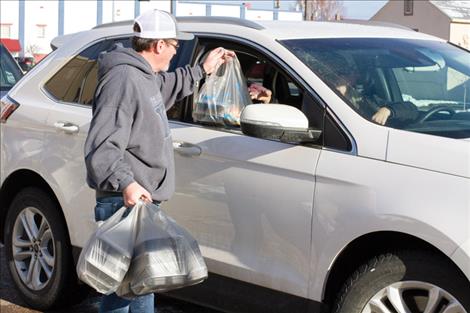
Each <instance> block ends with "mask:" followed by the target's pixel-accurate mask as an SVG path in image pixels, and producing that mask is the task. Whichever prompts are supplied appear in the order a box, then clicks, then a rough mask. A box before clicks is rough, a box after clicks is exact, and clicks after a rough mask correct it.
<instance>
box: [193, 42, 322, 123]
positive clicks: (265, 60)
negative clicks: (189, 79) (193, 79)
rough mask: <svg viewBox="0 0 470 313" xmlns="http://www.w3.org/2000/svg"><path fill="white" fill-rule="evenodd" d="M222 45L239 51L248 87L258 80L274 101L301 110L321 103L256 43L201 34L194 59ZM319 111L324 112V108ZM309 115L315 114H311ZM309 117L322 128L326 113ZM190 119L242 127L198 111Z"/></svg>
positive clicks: (271, 101) (200, 57) (197, 60)
mask: <svg viewBox="0 0 470 313" xmlns="http://www.w3.org/2000/svg"><path fill="white" fill-rule="evenodd" d="M220 46H223V47H224V48H226V49H230V50H233V51H235V53H236V54H237V58H238V60H239V62H240V66H241V71H242V73H243V76H244V78H245V79H246V83H247V86H245V87H246V88H248V86H249V85H251V84H258V85H261V86H263V87H265V88H267V89H269V90H271V92H272V96H271V100H270V103H280V104H286V105H291V106H294V107H296V108H298V109H301V110H303V107H306V106H307V103H308V104H309V105H310V106H312V107H319V106H318V104H317V103H316V102H315V101H314V100H313V99H312V98H307V97H305V92H304V91H303V89H302V88H301V87H300V84H298V83H297V82H296V81H295V80H294V79H292V78H291V76H290V75H288V74H287V72H286V71H284V70H283V69H282V67H280V66H279V65H277V64H276V63H275V62H273V61H272V60H271V59H270V58H269V57H268V56H266V55H265V54H263V53H262V52H260V51H258V50H256V49H255V48H253V47H249V46H247V45H244V44H241V43H236V42H232V41H230V40H219V39H209V38H207V39H204V38H199V45H198V47H197V48H196V54H195V55H196V58H195V60H194V62H200V61H201V60H202V59H203V58H204V57H205V55H206V54H207V53H208V52H209V51H210V50H212V49H214V48H216V47H220ZM204 83H205V81H204V80H202V81H201V82H200V85H199V90H196V92H195V94H194V96H193V97H192V98H191V99H190V100H189V101H190V107H191V108H195V107H196V105H198V104H197V103H196V102H197V100H198V96H199V91H200V90H201V88H202V86H203V84H204ZM260 105H262V104H260ZM221 106H223V104H221ZM318 111H320V112H321V110H318ZM304 113H305V112H304ZM306 115H307V114H306ZM309 115H310V117H311V118H309ZM307 117H308V118H309V124H310V125H311V126H312V127H316V128H319V129H322V127H323V117H322V113H319V115H317V116H316V117H317V118H313V117H312V114H308V115H307ZM187 120H188V121H190V122H193V123H198V124H203V125H205V126H208V127H219V128H224V129H229V130H235V131H236V130H238V129H239V126H238V125H236V124H233V123H225V124H224V125H221V124H220V123H211V122H210V121H209V122H208V120H207V119H206V120H204V119H201V118H200V117H199V116H195V115H194V114H191V115H190V116H189V115H188V116H187Z"/></svg>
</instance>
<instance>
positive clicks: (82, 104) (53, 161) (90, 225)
mask: <svg viewBox="0 0 470 313" xmlns="http://www.w3.org/2000/svg"><path fill="white" fill-rule="evenodd" d="M115 42H120V43H121V44H123V45H124V46H129V45H130V42H129V39H128V38H121V39H119V38H118V39H108V40H105V39H102V40H101V41H99V42H97V43H93V44H92V45H91V46H89V47H86V48H85V49H83V50H82V51H81V52H80V53H79V54H78V55H76V56H75V57H73V58H72V59H71V60H70V61H69V62H68V63H67V64H65V65H64V66H63V67H62V68H61V69H60V70H59V71H57V73H56V74H54V75H53V76H52V77H51V78H50V79H49V80H48V82H47V83H46V84H45V85H44V90H45V91H46V92H47V93H48V94H49V95H50V96H51V97H52V98H53V99H54V101H53V105H52V106H51V108H50V110H49V115H48V118H47V123H46V125H47V132H46V135H45V139H44V140H45V146H47V147H48V153H47V158H45V159H44V160H43V162H44V164H45V166H46V168H47V169H48V170H49V174H48V175H51V178H52V179H51V180H50V181H51V182H52V183H53V184H56V186H53V187H58V186H60V188H54V189H55V190H57V191H58V192H59V193H61V194H58V195H57V196H58V197H59V200H60V201H61V204H62V206H64V207H66V208H67V210H64V215H65V218H66V219H67V221H68V223H67V224H68V226H69V232H70V238H72V239H73V240H74V241H75V242H72V244H73V245H76V246H79V247H81V246H83V245H84V244H85V242H86V240H87V239H88V237H89V235H90V234H91V232H92V231H93V230H94V229H95V227H96V223H95V222H94V212H93V208H94V206H95V201H94V200H95V194H94V192H93V190H91V189H90V188H88V186H87V185H86V170H85V164H84V155H83V147H84V144H85V140H86V137H87V134H88V129H89V126H90V121H91V117H92V110H91V106H92V101H93V96H94V92H95V89H96V85H97V73H98V64H97V58H98V56H99V54H100V53H102V52H103V51H106V50H109V49H110V48H111V47H113V45H114V43H115ZM72 221H84V223H83V224H82V223H80V225H76V224H75V223H73V222H72Z"/></svg>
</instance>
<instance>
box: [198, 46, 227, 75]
mask: <svg viewBox="0 0 470 313" xmlns="http://www.w3.org/2000/svg"><path fill="white" fill-rule="evenodd" d="M233 57H235V52H233V51H231V50H225V49H224V48H222V47H219V48H216V49H214V50H212V51H211V52H209V55H208V56H207V58H206V60H205V61H204V63H203V64H202V66H203V67H204V71H205V72H206V73H207V74H211V73H212V72H214V71H215V70H217V67H218V66H219V65H221V64H223V63H224V62H226V61H229V60H231V59H232V58H233Z"/></svg>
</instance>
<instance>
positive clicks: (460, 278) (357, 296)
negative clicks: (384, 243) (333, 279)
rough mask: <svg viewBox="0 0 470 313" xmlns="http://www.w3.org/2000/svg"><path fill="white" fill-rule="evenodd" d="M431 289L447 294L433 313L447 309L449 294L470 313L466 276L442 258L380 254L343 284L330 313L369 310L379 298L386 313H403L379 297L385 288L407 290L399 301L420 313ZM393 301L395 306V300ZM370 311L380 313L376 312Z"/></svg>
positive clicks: (409, 253)
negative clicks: (373, 300)
mask: <svg viewBox="0 0 470 313" xmlns="http://www.w3.org/2000/svg"><path fill="white" fill-rule="evenodd" d="M400 284H401V285H400ZM407 284H408V286H407ZM433 286H435V287H438V288H440V289H441V290H444V291H445V292H444V293H447V294H446V295H445V296H443V299H442V301H438V302H439V303H440V304H439V305H438V307H440V310H439V309H436V310H435V312H436V313H437V312H442V311H441V310H442V309H443V308H445V307H446V299H445V298H446V297H448V296H449V295H450V296H451V297H453V298H454V300H457V301H458V303H457V304H456V305H457V306H458V305H459V304H460V306H461V307H462V308H464V309H465V310H466V311H467V313H470V296H469V295H470V284H469V282H468V280H467V279H466V278H465V276H464V275H463V274H462V273H460V272H458V270H457V269H456V268H455V267H454V266H453V265H452V264H451V263H450V261H448V260H446V259H444V258H443V257H441V256H439V255H436V254H433V253H428V252H419V251H402V252H397V253H389V254H384V255H380V256H378V257H375V258H373V259H372V260H370V261H369V262H368V263H367V264H365V265H363V266H361V267H360V268H359V269H358V270H357V271H355V272H354V273H353V274H352V275H351V277H350V278H349V279H348V280H347V281H346V283H345V284H344V285H343V287H342V289H341V291H340V292H339V294H338V297H337V299H336V302H335V304H334V305H333V308H332V312H334V313H361V312H363V310H365V309H366V307H368V308H371V306H369V305H370V303H371V302H370V301H371V300H372V299H375V300H377V299H380V301H379V303H381V304H382V303H383V304H384V305H385V306H386V307H387V308H388V309H389V312H393V313H404V312H402V311H403V310H400V309H397V308H395V307H394V306H393V305H392V303H391V302H390V300H389V299H388V297H387V296H384V297H383V298H381V296H380V295H381V293H382V291H383V290H384V288H386V287H396V288H398V289H399V290H401V291H403V290H406V292H404V293H403V294H402V296H401V297H400V298H401V299H402V300H403V302H404V303H406V306H407V307H408V309H409V310H410V312H412V313H422V312H423V311H424V308H425V307H426V305H427V303H428V300H429V298H428V293H426V292H425V291H426V288H428V287H430V288H433ZM394 302H395V304H397V302H398V301H394ZM447 305H449V304H447ZM372 311H373V312H375V311H377V312H381V310H379V309H376V310H372ZM384 311H385V310H384ZM385 312H387V311H385ZM462 313H465V311H464V312H462Z"/></svg>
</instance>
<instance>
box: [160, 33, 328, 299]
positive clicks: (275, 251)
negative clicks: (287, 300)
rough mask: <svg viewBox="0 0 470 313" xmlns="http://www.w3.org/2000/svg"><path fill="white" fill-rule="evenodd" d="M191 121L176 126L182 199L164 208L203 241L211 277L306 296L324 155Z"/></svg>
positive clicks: (178, 185) (178, 188)
mask: <svg viewBox="0 0 470 313" xmlns="http://www.w3.org/2000/svg"><path fill="white" fill-rule="evenodd" d="M210 42H212V41H208V42H207V48H209V47H210V45H211V44H210ZM203 44H204V38H200V45H203ZM227 44H228V43H227V42H226V43H225V46H226V45H227ZM213 45H214V47H215V46H218V45H221V42H220V41H219V40H215V41H213ZM233 45H234V47H235V48H237V47H238V48H240V49H244V47H243V45H240V44H238V43H233ZM250 49H251V48H250ZM196 51H198V49H196ZM206 51H207V50H206ZM191 102H192V99H190V100H189V103H188V104H189V107H191V104H192V103H191ZM260 105H261V104H260ZM190 115H191V114H188V113H187V114H186V117H188V116H189V119H185V120H184V121H175V120H173V121H170V124H171V129H172V136H173V141H174V148H175V160H176V193H175V195H174V196H173V198H172V199H171V200H170V201H169V202H168V203H166V204H164V209H166V210H167V212H168V213H169V214H170V215H171V216H172V217H174V218H175V219H176V220H177V221H178V222H179V223H180V224H182V225H183V226H184V227H186V228H187V229H188V230H189V231H190V232H191V233H192V234H193V235H194V236H195V237H196V238H197V240H198V242H199V244H200V246H201V249H202V252H203V254H204V256H205V258H206V261H207V264H208V266H209V270H210V271H211V272H213V273H217V274H221V275H224V276H227V277H230V278H234V279H239V280H243V281H246V282H250V283H253V284H256V285H261V286H264V287H268V288H273V289H277V290H280V291H284V292H287V293H290V294H294V295H298V296H303V297H306V296H307V287H308V279H309V270H308V269H309V258H310V247H311V245H310V242H311V229H312V205H313V196H314V190H315V168H316V164H317V161H318V158H319V155H320V151H321V150H320V149H318V147H307V146H302V145H293V144H286V143H281V142H277V141H270V140H264V139H259V138H253V137H248V136H245V135H243V134H242V133H241V131H240V130H239V128H230V129H227V128H223V127H215V126H210V125H203V124H198V123H197V122H193V121H192V120H191V118H190Z"/></svg>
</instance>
